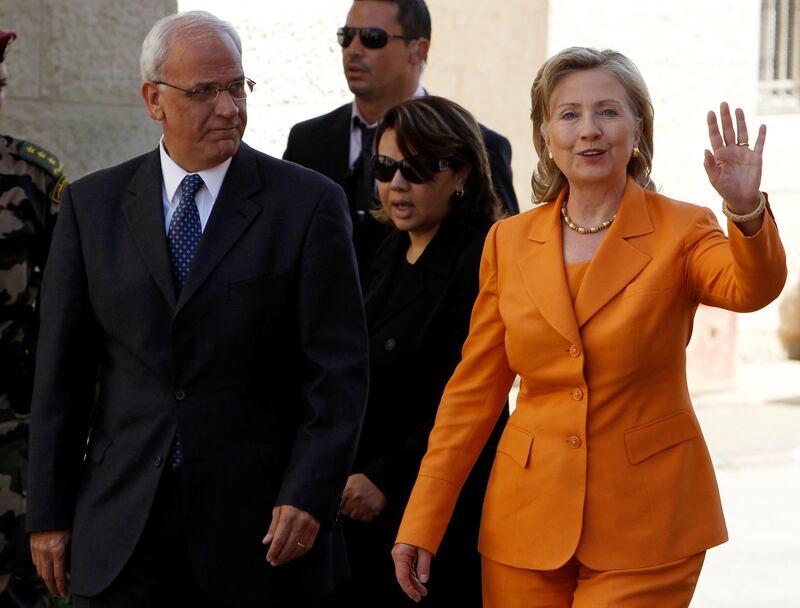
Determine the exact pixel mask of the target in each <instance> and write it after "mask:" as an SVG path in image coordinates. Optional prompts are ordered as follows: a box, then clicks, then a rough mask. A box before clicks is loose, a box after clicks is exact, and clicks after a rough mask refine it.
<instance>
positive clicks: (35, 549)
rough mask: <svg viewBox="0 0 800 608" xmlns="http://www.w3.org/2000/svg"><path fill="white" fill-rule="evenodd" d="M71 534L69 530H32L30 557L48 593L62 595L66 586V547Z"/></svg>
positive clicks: (66, 591)
mask: <svg viewBox="0 0 800 608" xmlns="http://www.w3.org/2000/svg"><path fill="white" fill-rule="evenodd" d="M71 536H72V534H71V532H70V531H69V530H52V531H47V532H33V533H32V534H31V557H32V558H33V563H34V565H35V566H36V570H37V571H38V572H39V576H41V577H42V580H43V581H44V584H45V585H47V588H48V589H49V590H50V593H52V594H53V595H57V596H60V597H64V596H66V595H67V594H68V593H69V587H68V586H67V547H68V546H69V540H70V537H71Z"/></svg>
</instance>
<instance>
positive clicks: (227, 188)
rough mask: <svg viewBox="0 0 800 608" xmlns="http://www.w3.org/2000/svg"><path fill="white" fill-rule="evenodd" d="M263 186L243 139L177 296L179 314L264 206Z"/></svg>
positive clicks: (256, 165)
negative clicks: (258, 199)
mask: <svg viewBox="0 0 800 608" xmlns="http://www.w3.org/2000/svg"><path fill="white" fill-rule="evenodd" d="M262 188H263V185H262V182H261V171H260V170H259V166H258V160H257V157H256V154H255V152H254V151H253V149H252V148H250V147H249V146H248V145H247V144H245V143H244V142H242V143H241V144H240V146H239V151H238V152H237V153H236V155H235V156H234V157H233V159H232V161H231V165H230V167H229V168H228V173H227V175H226V176H225V181H224V182H223V183H222V189H221V190H220V192H219V197H218V198H217V201H216V202H215V203H214V208H213V209H212V211H211V216H210V217H209V218H208V224H207V225H206V229H205V230H204V231H203V236H202V238H201V239H200V243H199V245H198V246H197V251H196V252H195V256H194V260H193V261H192V265H191V268H190V269H189V274H188V276H187V277H186V283H185V285H184V286H183V289H182V290H181V292H180V296H179V298H178V302H177V305H176V309H175V314H176V315H177V314H178V313H179V312H180V311H181V309H182V308H183V307H184V306H185V305H186V302H188V301H189V300H190V299H191V297H192V296H193V295H194V294H195V292H196V291H197V290H198V289H199V288H200V286H201V285H202V284H203V282H205V280H206V279H207V278H208V276H209V275H210V274H211V272H212V271H213V270H214V269H215V268H216V267H217V265H218V264H219V263H220V262H221V261H222V259H223V257H224V256H225V254H226V253H227V252H228V251H229V250H230V249H231V247H233V246H234V245H235V244H236V242H237V241H238V239H239V237H240V236H241V235H242V233H243V232H244V231H245V230H246V229H247V227H248V226H250V224H251V223H252V222H253V220H254V219H255V218H256V216H257V215H258V214H259V213H260V212H261V205H260V204H259V203H258V202H256V201H255V200H253V197H254V195H255V194H256V193H257V192H259V191H260V190H261V189H262Z"/></svg>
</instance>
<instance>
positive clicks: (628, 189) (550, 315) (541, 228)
mask: <svg viewBox="0 0 800 608" xmlns="http://www.w3.org/2000/svg"><path fill="white" fill-rule="evenodd" d="M567 192H568V190H567V189H566V188H565V189H564V190H562V192H561V193H560V194H559V196H558V198H557V199H556V200H555V201H554V202H552V203H549V204H548V205H547V206H544V207H541V208H539V209H538V210H534V211H533V213H536V214H538V217H536V218H535V220H534V221H533V222H532V226H531V229H530V231H529V233H528V238H529V240H530V241H532V243H533V245H534V246H533V248H532V249H531V251H530V252H529V253H527V254H526V255H524V256H523V257H521V258H520V260H519V262H518V264H519V266H520V269H521V271H522V277H523V281H524V283H525V287H526V289H527V291H528V294H529V295H530V296H531V299H532V300H533V301H534V303H535V304H536V306H537V308H538V309H539V311H540V312H541V314H542V316H544V318H545V319H546V320H547V322H548V323H550V325H552V326H553V327H554V328H555V329H556V330H557V331H558V332H559V333H560V334H561V335H563V336H564V337H565V338H566V339H567V340H569V341H570V342H572V343H578V342H579V341H580V334H579V331H578V328H579V327H582V326H583V325H584V324H585V323H586V322H587V321H589V319H591V318H592V317H593V316H594V315H595V314H596V313H597V311H599V310H600V309H601V308H602V307H603V306H605V305H606V304H607V303H608V302H609V301H610V300H611V299H612V298H613V297H614V296H616V295H617V294H618V293H619V292H620V291H622V289H624V288H625V286H626V285H627V284H628V283H629V282H630V281H631V280H632V279H633V278H634V277H635V276H636V275H637V274H639V272H641V271H642V269H643V268H644V267H645V266H646V265H647V264H648V263H649V262H650V256H649V255H647V254H646V253H644V252H642V251H640V250H639V249H637V248H636V247H635V246H634V245H633V244H631V243H630V242H629V240H632V239H635V237H638V236H642V235H645V234H649V233H651V232H652V231H653V223H652V220H651V219H650V215H649V213H648V211H647V203H646V199H645V193H644V190H642V188H641V187H640V186H638V185H637V184H636V183H635V182H634V181H633V180H632V179H631V178H630V177H629V178H628V181H627V183H626V185H625V191H624V192H623V195H622V201H621V203H620V207H619V210H618V211H617V217H616V219H615V220H614V223H613V224H612V225H611V227H610V228H609V229H608V233H607V234H606V236H605V238H604V239H603V242H602V243H601V245H600V247H599V248H598V249H597V252H596V253H595V255H594V258H592V261H591V264H589V268H588V269H587V271H586V275H585V276H584V279H583V283H582V284H581V288H580V290H579V292H578V297H577V299H576V301H575V305H574V307H573V304H572V298H571V297H570V294H569V287H568V286H567V279H566V274H565V269H564V254H563V241H562V234H561V231H562V228H561V205H562V203H563V202H564V198H565V197H566V195H567Z"/></svg>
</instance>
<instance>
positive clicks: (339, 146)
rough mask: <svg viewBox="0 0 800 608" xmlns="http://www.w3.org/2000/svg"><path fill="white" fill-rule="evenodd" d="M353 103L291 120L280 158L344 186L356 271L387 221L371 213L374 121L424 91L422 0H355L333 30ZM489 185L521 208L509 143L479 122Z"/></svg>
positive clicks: (426, 41) (510, 208)
mask: <svg viewBox="0 0 800 608" xmlns="http://www.w3.org/2000/svg"><path fill="white" fill-rule="evenodd" d="M338 37H339V44H340V45H341V46H342V64H343V66H344V75H345V78H347V85H348V87H349V88H350V90H351V91H352V92H353V95H354V96H355V100H354V101H353V103H348V104H346V105H344V106H342V107H340V108H337V109H336V110H334V111H333V112H330V113H329V114H325V115H323V116H319V117H317V118H312V119H311V120H307V121H305V122H301V123H298V124H296V125H294V127H292V130H291V132H290V133H289V140H288V143H287V146H286V151H285V152H284V154H283V158H284V159H286V160H290V161H292V162H295V163H298V164H300V165H303V166H305V167H308V168H310V169H314V170H315V171H318V172H320V173H322V174H323V175H326V176H328V177H330V178H331V179H332V180H334V181H335V182H336V183H338V184H339V185H340V186H342V187H343V188H344V190H345V192H346V193H347V198H348V201H349V203H350V215H351V217H352V219H353V242H354V245H355V248H356V256H357V258H358V266H359V270H360V272H361V276H362V278H363V277H364V276H365V275H366V271H367V270H368V268H369V266H370V264H371V263H372V260H373V259H374V255H375V252H376V251H377V249H378V246H379V245H380V244H381V242H382V241H383V239H384V238H385V237H386V235H387V234H388V233H389V228H388V227H387V226H385V225H383V224H380V223H378V222H377V221H375V220H374V219H373V218H372V216H370V215H369V213H368V211H369V209H370V208H371V207H372V206H373V192H374V180H373V177H372V169H371V165H370V160H371V157H372V138H373V134H374V129H375V126H376V123H377V122H378V121H379V120H380V118H381V117H382V116H383V115H384V114H385V113H386V111H387V110H388V109H389V108H391V107H392V106H393V105H395V104H397V103H400V102H401V101H403V100H404V99H408V98H409V97H415V96H420V95H424V94H425V90H424V89H423V88H422V86H421V85H420V77H421V75H422V70H423V67H424V65H425V62H426V60H427V57H428V48H429V46H430V40H431V17H430V13H429V12H428V7H427V6H426V4H425V2H424V0H355V1H354V2H353V5H352V6H351V7H350V12H349V13H348V14H347V21H346V25H345V27H344V28H340V30H339V32H338ZM481 132H482V133H483V137H484V140H485V141H486V148H487V150H488V152H489V164H490V165H491V169H492V179H493V181H494V186H495V190H496V191H497V194H498V195H499V197H500V200H501V201H502V203H503V206H504V207H505V210H506V212H507V213H509V214H515V213H519V206H518V205H517V197H516V195H515V194H514V187H513V183H512V179H511V144H510V143H509V141H508V140H507V139H506V138H505V137H503V136H502V135H500V134H498V133H496V132H494V131H492V130H491V129H487V128H486V127H484V126H481Z"/></svg>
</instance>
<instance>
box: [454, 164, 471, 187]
mask: <svg viewBox="0 0 800 608" xmlns="http://www.w3.org/2000/svg"><path fill="white" fill-rule="evenodd" d="M470 173H472V165H470V164H469V163H464V164H463V165H462V166H461V167H460V168H459V170H458V171H456V177H457V178H458V187H459V188H460V189H462V190H463V189H464V186H465V185H466V184H467V179H469V174H470Z"/></svg>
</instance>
